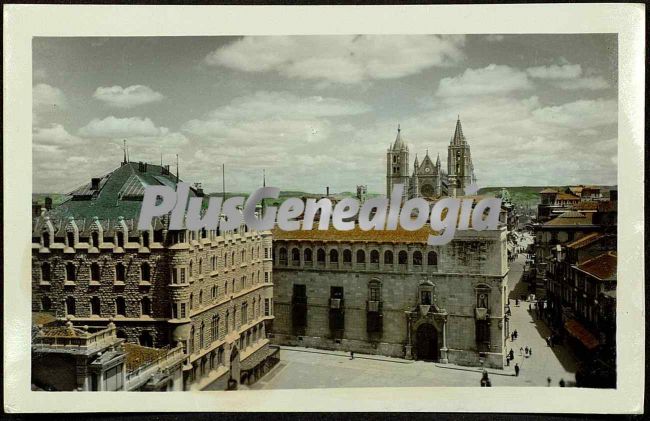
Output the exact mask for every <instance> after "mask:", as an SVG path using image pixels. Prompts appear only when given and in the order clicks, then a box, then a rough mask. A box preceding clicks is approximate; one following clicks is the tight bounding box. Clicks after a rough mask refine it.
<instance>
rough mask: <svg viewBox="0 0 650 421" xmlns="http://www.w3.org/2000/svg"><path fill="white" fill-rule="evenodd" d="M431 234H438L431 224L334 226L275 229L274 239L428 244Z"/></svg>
mask: <svg viewBox="0 0 650 421" xmlns="http://www.w3.org/2000/svg"><path fill="white" fill-rule="evenodd" d="M429 234H433V235H437V233H436V232H435V231H433V230H432V229H431V227H429V226H425V227H423V228H421V229H419V230H417V231H406V230H404V229H401V228H398V229H396V230H392V231H389V230H382V231H378V230H370V231H362V230H361V229H360V228H359V226H356V227H354V229H352V230H350V231H339V230H336V229H334V228H332V227H330V229H328V230H322V231H321V230H319V229H312V230H296V231H283V230H281V229H278V228H274V229H273V239H274V240H307V241H345V242H376V243H407V244H408V243H418V244H426V243H427V239H428V237H429Z"/></svg>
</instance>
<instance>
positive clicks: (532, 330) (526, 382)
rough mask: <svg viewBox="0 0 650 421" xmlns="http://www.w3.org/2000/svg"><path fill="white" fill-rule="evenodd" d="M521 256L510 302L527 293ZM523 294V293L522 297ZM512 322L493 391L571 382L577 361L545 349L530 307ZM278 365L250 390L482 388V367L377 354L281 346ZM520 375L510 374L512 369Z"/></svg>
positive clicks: (542, 328) (517, 311)
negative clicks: (507, 356) (505, 361)
mask: <svg viewBox="0 0 650 421" xmlns="http://www.w3.org/2000/svg"><path fill="white" fill-rule="evenodd" d="M524 261H525V259H524V256H523V255H520V256H519V257H518V258H517V260H516V261H515V262H513V263H512V266H511V271H510V276H509V280H510V281H509V285H510V292H511V294H510V295H512V296H513V297H514V295H515V294H519V293H520V292H521V293H525V291H526V290H527V286H526V284H524V283H523V282H521V283H520V282H519V280H520V278H521V274H522V272H523V266H524ZM522 291H523V292H522ZM510 308H511V311H512V317H511V318H510V329H511V331H512V330H514V329H516V330H517V332H518V333H519V338H518V339H517V340H515V341H514V342H511V341H510V338H508V339H507V341H506V350H507V351H509V350H510V348H512V349H513V350H514V352H515V360H514V361H512V362H511V364H510V366H509V367H505V369H504V370H494V369H488V370H487V371H488V373H489V377H490V380H491V382H492V386H493V387H499V386H511V387H512V386H544V387H546V386H547V378H548V377H551V386H553V387H558V382H559V381H560V379H564V381H565V382H566V383H567V386H571V385H573V384H574V381H575V371H576V365H575V360H574V359H573V358H572V356H571V355H570V353H569V352H568V351H567V349H565V348H564V347H563V346H562V345H555V346H554V347H553V348H550V347H548V346H546V340H545V338H546V337H547V336H548V335H549V330H548V328H547V327H546V325H545V324H544V323H543V322H542V321H538V320H535V319H534V317H533V314H532V312H530V311H529V310H528V302H520V305H519V306H515V301H514V298H513V299H512V300H511V302H510ZM526 346H528V347H531V348H532V356H530V357H526V356H524V355H520V353H519V348H523V347H526ZM280 358H281V361H280V363H279V364H278V365H277V366H276V367H274V368H273V369H272V370H271V371H270V372H269V373H267V374H266V375H265V376H264V377H263V378H262V379H260V380H259V381H258V382H257V383H255V384H254V385H252V386H250V388H251V389H310V388H332V387H409V386H411V387H422V386H424V387H435V386H447V387H454V386H457V387H463V386H476V387H480V379H481V371H482V370H481V368H478V367H463V366H456V365H453V364H437V363H431V362H424V361H409V360H404V359H400V358H389V357H383V356H377V355H365V354H355V358H354V359H353V360H352V359H350V355H349V353H345V352H341V351H326V350H319V349H313V348H302V347H288V346H282V347H281V357H280ZM515 363H518V364H519V366H520V368H521V371H520V373H519V376H518V377H516V376H515V375H514V364H515Z"/></svg>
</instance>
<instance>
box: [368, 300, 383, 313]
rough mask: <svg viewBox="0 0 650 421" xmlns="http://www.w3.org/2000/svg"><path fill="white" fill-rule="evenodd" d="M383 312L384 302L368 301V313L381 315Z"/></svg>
mask: <svg viewBox="0 0 650 421" xmlns="http://www.w3.org/2000/svg"><path fill="white" fill-rule="evenodd" d="M381 311H382V302H381V301H372V300H371V301H368V312H370V313H380V312H381Z"/></svg>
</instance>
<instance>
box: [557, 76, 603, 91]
mask: <svg viewBox="0 0 650 421" xmlns="http://www.w3.org/2000/svg"><path fill="white" fill-rule="evenodd" d="M557 87H559V88H561V89H566V90H569V91H574V90H579V89H586V90H591V91H596V90H599V89H607V88H609V82H607V81H606V80H605V78H603V77H602V76H593V77H584V78H580V79H576V80H566V81H564V80H563V81H558V83H557Z"/></svg>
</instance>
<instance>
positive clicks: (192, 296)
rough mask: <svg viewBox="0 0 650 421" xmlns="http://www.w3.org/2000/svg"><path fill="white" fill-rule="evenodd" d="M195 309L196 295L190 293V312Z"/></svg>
mask: <svg viewBox="0 0 650 421" xmlns="http://www.w3.org/2000/svg"><path fill="white" fill-rule="evenodd" d="M193 308H194V293H190V310H192V309H193Z"/></svg>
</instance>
